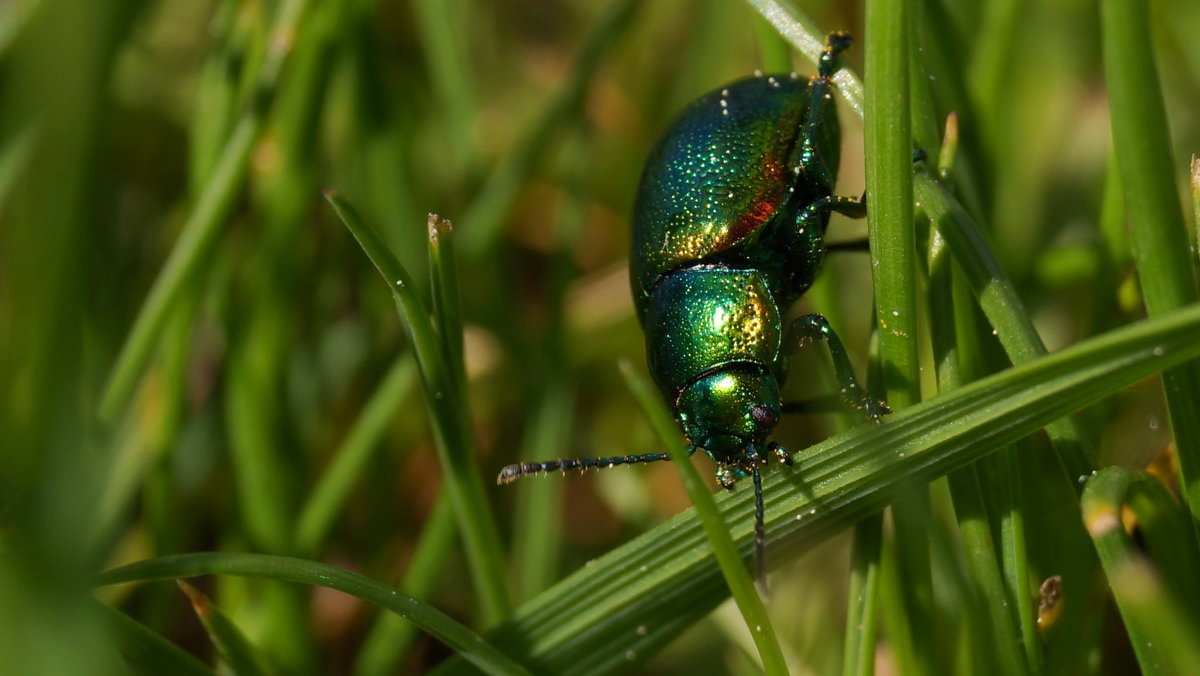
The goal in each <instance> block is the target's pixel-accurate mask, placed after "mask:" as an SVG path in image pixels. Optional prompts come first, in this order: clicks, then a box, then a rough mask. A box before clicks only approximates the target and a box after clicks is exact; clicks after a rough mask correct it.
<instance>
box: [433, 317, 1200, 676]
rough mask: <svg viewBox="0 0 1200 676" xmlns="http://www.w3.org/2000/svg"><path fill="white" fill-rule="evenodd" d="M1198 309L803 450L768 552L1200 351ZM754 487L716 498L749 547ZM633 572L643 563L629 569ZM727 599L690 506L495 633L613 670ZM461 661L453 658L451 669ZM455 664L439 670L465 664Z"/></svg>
mask: <svg viewBox="0 0 1200 676" xmlns="http://www.w3.org/2000/svg"><path fill="white" fill-rule="evenodd" d="M1197 330H1200V306H1192V307H1189V308H1186V309H1183V310H1177V311H1175V312H1173V313H1170V314H1169V315H1167V316H1164V317H1159V318H1155V319H1150V320H1146V321H1142V322H1138V323H1136V324H1133V325H1130V326H1127V327H1123V328H1120V329H1116V330H1114V331H1111V332H1109V333H1107V334H1106V335H1104V336H1101V337H1097V338H1092V339H1089V340H1087V341H1084V342H1082V343H1080V344H1078V345H1075V346H1072V347H1070V348H1067V349H1064V350H1062V351H1061V352H1057V353H1054V354H1051V355H1047V356H1045V357H1041V358H1039V359H1036V360H1034V361H1032V362H1030V363H1027V364H1022V365H1020V366H1014V367H1012V368H1011V369H1008V370H1006V371H1004V372H1002V373H999V374H995V375H992V376H989V377H987V378H983V379H981V380H978V381H975V382H973V383H970V384H968V385H966V386H964V387H962V388H959V389H958V390H955V391H954V392H951V393H948V394H943V395H940V396H938V397H935V398H933V399H928V400H926V401H923V402H921V403H919V404H916V405H915V406H912V407H910V408H909V409H906V410H904V411H900V412H897V413H895V414H893V415H891V416H888V420H887V422H885V423H884V424H882V425H864V426H860V427H858V428H855V429H854V430H851V431H850V432H848V433H846V434H842V435H838V436H836V437H833V438H831V439H829V440H827V441H824V442H822V443H820V444H817V445H815V446H812V447H811V448H809V449H806V450H804V451H802V452H800V453H799V454H797V456H796V458H795V460H796V467H795V468H794V469H793V470H791V471H778V472H772V473H770V474H769V475H768V476H767V477H766V478H765V480H764V491H765V492H766V494H767V495H770V496H771V504H772V505H773V510H772V516H771V517H770V518H769V519H768V521H769V523H768V532H770V533H771V542H772V550H771V552H772V559H771V560H772V561H774V562H776V563H778V562H779V561H782V560H785V559H788V558H790V557H792V556H795V555H796V554H798V553H799V552H801V551H803V550H805V549H806V548H808V547H811V546H812V545H813V544H814V543H816V542H819V541H822V540H824V539H826V538H828V537H830V536H832V535H833V534H835V533H838V532H841V531H842V530H844V529H845V528H847V527H849V526H851V525H852V524H854V523H856V522H857V521H858V520H859V519H862V518H864V517H866V516H868V515H870V514H873V513H875V512H877V511H878V510H880V509H882V508H883V507H884V506H885V505H887V504H888V503H889V502H891V501H892V500H893V499H894V497H895V496H896V494H897V491H899V490H901V488H903V487H910V486H911V485H913V484H914V483H921V482H928V481H930V480H932V479H933V478H936V477H938V476H942V475H943V474H945V473H947V472H949V471H951V470H954V469H956V468H959V467H964V466H966V465H967V464H970V463H971V462H974V461H976V460H978V459H980V458H983V457H985V456H987V455H988V454H989V453H990V452H992V451H994V450H995V449H997V448H1000V447H1002V446H1004V445H1005V444H1009V443H1012V442H1014V441H1016V440H1017V439H1020V438H1022V437H1024V436H1027V435H1029V434H1031V433H1033V432H1034V431H1036V430H1038V429H1040V428H1041V427H1042V426H1044V425H1045V424H1046V423H1047V422H1049V421H1051V420H1055V419H1058V418H1061V417H1062V416H1064V415H1066V414H1068V413H1070V412H1071V411H1074V410H1077V409H1079V408H1082V407H1084V406H1087V405H1089V404H1091V403H1093V402H1095V401H1098V400H1100V399H1101V398H1103V397H1105V396H1108V395H1110V394H1112V393H1113V392H1116V391H1117V390H1119V389H1120V388H1122V387H1126V386H1128V385H1130V384H1132V383H1134V382H1136V381H1138V380H1139V379H1141V378H1144V377H1146V376H1147V375H1149V374H1151V373H1155V372H1158V371H1161V370H1162V369H1164V368H1169V367H1171V366H1174V365H1175V364H1178V363H1180V362H1183V361H1186V360H1188V359H1192V358H1195V356H1196V355H1198V354H1200V342H1198V341H1196V340H1195V335H1196V331H1197ZM752 501H753V496H751V495H750V493H749V492H748V491H742V492H738V493H735V494H731V495H724V496H720V497H718V498H717V506H718V508H719V509H720V511H721V514H722V516H723V518H725V519H726V523H727V524H729V531H730V535H732V536H733V539H734V541H735V542H736V543H738V545H739V546H742V547H747V546H749V543H750V542H751V540H752V538H753V533H752V531H753V528H752V525H751V524H750V523H749V521H748V520H746V519H745V518H741V517H744V515H745V514H748V513H749V512H750V510H751V508H752V507H751V503H752ZM629 571H643V572H641V573H640V574H639V575H636V576H630V575H629ZM724 598H725V592H724V581H723V580H722V578H721V574H720V572H719V571H718V570H717V568H716V567H715V566H713V562H712V554H711V550H710V549H709V548H708V546H707V542H706V539H705V535H704V532H703V528H702V527H701V526H700V525H699V524H698V523H696V521H695V516H694V515H693V514H691V513H690V512H685V513H683V514H680V515H679V516H677V517H675V518H673V519H671V520H670V521H668V522H667V523H665V524H663V525H661V526H659V527H658V528H655V529H654V530H652V531H650V532H648V533H645V534H643V535H642V536H640V537H638V538H636V539H634V540H633V541H631V542H629V543H627V544H625V545H623V546H621V547H620V548H618V549H615V550H613V551H611V552H609V553H608V554H606V555H605V556H603V557H601V558H600V559H598V560H596V562H595V563H593V564H592V565H589V566H587V567H585V568H583V569H582V570H579V571H577V572H576V573H574V574H573V575H571V576H569V577H568V578H567V579H565V580H563V581H562V582H560V583H559V584H558V585H556V586H555V587H554V588H552V589H550V590H549V591H547V592H546V593H544V594H542V595H540V596H538V597H537V598H536V599H534V600H533V601H531V602H530V603H528V604H525V605H524V606H522V607H521V609H520V610H519V611H518V612H517V614H516V615H515V616H514V618H513V619H512V620H511V621H509V622H507V623H505V624H504V625H503V626H501V627H499V628H497V629H496V630H495V631H493V632H490V633H489V636H490V637H492V639H493V641H494V642H495V643H496V644H497V645H503V646H512V648H513V651H514V653H513V654H514V655H515V656H517V657H518V659H520V660H521V661H522V662H523V663H525V664H527V665H528V666H529V667H530V668H531V669H533V670H535V671H539V672H558V671H563V670H567V669H569V670H571V671H572V672H573V673H580V674H592V673H606V672H609V671H613V670H619V669H622V668H624V667H625V666H626V665H627V664H628V660H629V659H630V658H629V657H628V655H633V656H634V658H635V659H636V656H637V655H641V654H644V653H647V652H652V651H653V650H654V649H655V648H657V647H661V646H663V645H665V644H666V642H667V641H668V640H669V639H670V638H671V637H673V636H675V635H677V634H678V633H679V632H681V631H682V630H683V629H684V628H686V627H688V626H691V624H692V623H693V622H694V621H695V620H696V619H698V618H699V617H702V616H704V615H705V614H707V613H708V612H709V611H710V610H711V609H712V608H714V607H715V606H716V605H717V604H718V603H720V602H721V601H722V600H723V599H724ZM454 665H458V667H455V666H454ZM460 667H461V663H459V662H458V661H453V662H452V663H451V664H450V665H447V668H446V669H445V670H442V671H440V672H439V673H461V671H460Z"/></svg>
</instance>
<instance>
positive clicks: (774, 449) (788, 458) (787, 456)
mask: <svg viewBox="0 0 1200 676" xmlns="http://www.w3.org/2000/svg"><path fill="white" fill-rule="evenodd" d="M767 450H769V451H770V452H771V455H774V456H775V459H776V460H778V461H779V462H780V463H782V464H784V465H787V466H788V467H791V466H792V454H791V453H788V450H787V449H786V448H784V447H783V446H780V445H779V444H777V443H775V442H774V441H772V442H771V445H770V446H768V447H767Z"/></svg>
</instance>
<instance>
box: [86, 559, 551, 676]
mask: <svg viewBox="0 0 1200 676" xmlns="http://www.w3.org/2000/svg"><path fill="white" fill-rule="evenodd" d="M197 575H244V576H247V577H262V578H267V579H271V580H280V581H283V582H296V583H299V584H307V585H317V586H321V587H328V588H329V589H336V590H338V591H341V592H345V593H347V594H350V595H351V596H356V597H358V598H360V599H362V600H364V601H370V602H371V603H374V604H377V605H380V606H383V607H384V608H387V609H388V610H390V611H392V612H393V613H396V614H397V615H400V616H401V617H404V618H406V619H408V620H410V621H412V622H413V623H414V624H416V625H417V626H419V627H421V628H422V629H424V630H425V631H427V632H429V634H430V635H431V636H433V637H435V638H437V639H438V640H439V641H441V642H443V643H445V644H446V645H447V646H449V647H451V648H453V649H454V650H455V652H457V653H459V654H460V655H461V656H462V657H463V659H465V660H467V661H468V662H470V663H471V664H472V665H474V666H475V667H477V668H479V669H482V670H483V671H485V672H487V673H489V674H527V673H529V672H528V671H526V670H525V669H524V668H522V667H521V666H520V665H519V664H517V663H516V662H513V661H512V659H510V658H509V657H507V656H506V655H504V654H503V653H501V652H500V651H499V650H497V649H496V647H495V646H494V645H492V644H490V643H488V642H487V641H485V640H484V639H482V638H480V636H479V635H478V634H476V633H475V632H473V631H471V630H470V629H467V628H466V627H464V626H463V625H461V624H459V623H458V622H455V621H454V619H452V618H451V617H450V616H449V615H446V614H445V613H443V612H442V611H440V610H438V609H437V608H434V607H433V606H430V605H427V604H424V603H421V602H420V601H418V600H416V599H414V598H412V597H411V596H407V595H405V594H401V593H400V592H398V591H396V590H395V589H393V588H391V587H389V586H387V585H385V584H383V583H381V582H376V581H375V580H372V579H370V578H368V577H365V576H363V575H359V574H358V573H352V572H350V571H348V570H342V569H340V568H334V567H333V566H328V565H325V564H323V563H318V562H316V561H309V560H307V559H297V558H293V557H289V556H271V555H268V554H242V553H223V552H206V553H201V554H179V555H176V556H164V557H161V558H157V559H149V560H147V561H139V562H137V563H131V564H129V565H127V566H121V567H120V568H114V569H113V570H109V571H106V572H104V573H102V574H101V575H100V576H99V577H98V578H97V580H96V584H97V585H110V584H118V583H121V582H146V581H150V580H168V579H178V578H186V577H195V576H197Z"/></svg>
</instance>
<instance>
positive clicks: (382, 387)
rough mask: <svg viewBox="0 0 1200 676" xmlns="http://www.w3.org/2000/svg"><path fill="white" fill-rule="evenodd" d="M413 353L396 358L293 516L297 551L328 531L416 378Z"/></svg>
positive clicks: (314, 546)
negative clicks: (297, 515)
mask: <svg viewBox="0 0 1200 676" xmlns="http://www.w3.org/2000/svg"><path fill="white" fill-rule="evenodd" d="M416 376H417V371H416V365H415V364H414V363H413V358H412V355H409V354H404V355H401V356H400V357H397V358H396V361H395V362H393V363H392V366H391V368H390V369H388V372H387V375H385V376H384V377H383V381H382V382H380V383H379V386H378V387H377V388H375V391H374V392H373V393H372V394H371V398H370V399H369V400H367V403H366V405H365V406H363V409H362V412H361V413H360V414H359V416H358V419H356V420H355V421H354V424H353V425H352V426H351V427H350V431H349V432H348V433H347V434H346V438H345V439H344V440H342V443H341V444H340V445H339V446H338V448H337V450H336V451H335V452H334V454H333V460H332V461H331V462H330V463H329V467H327V468H326V469H325V471H324V472H323V473H322V474H321V478H320V480H319V481H318V482H317V485H316V486H315V487H314V488H313V490H312V494H311V495H309V497H308V500H307V501H306V502H305V504H304V506H303V507H302V508H301V510H300V516H299V517H298V518H297V520H296V547H297V551H300V552H304V553H306V554H313V553H315V552H317V551H319V550H320V547H321V543H323V542H324V541H325V538H326V537H327V536H328V535H329V530H330V529H331V528H332V527H333V523H334V520H335V519H336V518H337V515H338V512H339V510H340V509H341V508H342V505H343V504H344V503H345V501H346V498H347V497H349V495H350V491H351V489H352V488H353V487H354V484H355V482H356V481H357V480H358V478H359V477H360V476H361V475H362V473H363V472H364V471H365V470H366V468H367V464H368V463H369V462H370V460H371V457H372V455H373V454H374V453H375V452H376V451H377V450H378V449H379V448H380V446H379V442H380V440H381V439H382V438H383V435H384V433H385V432H386V431H387V427H388V425H390V424H391V423H392V416H394V415H395V414H396V413H397V411H399V410H400V404H402V403H403V402H404V400H405V398H406V397H407V396H408V393H409V391H410V390H411V389H412V386H413V383H414V381H415V379H416Z"/></svg>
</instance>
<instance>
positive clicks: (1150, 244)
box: [1101, 0, 1200, 532]
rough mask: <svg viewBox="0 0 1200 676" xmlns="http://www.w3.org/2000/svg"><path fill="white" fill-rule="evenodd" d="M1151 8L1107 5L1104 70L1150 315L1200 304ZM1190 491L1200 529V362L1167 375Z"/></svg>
mask: <svg viewBox="0 0 1200 676" xmlns="http://www.w3.org/2000/svg"><path fill="white" fill-rule="evenodd" d="M1149 11H1150V10H1149V7H1147V5H1146V3H1144V2H1137V1H1136V0H1104V1H1103V2H1102V3H1101V19H1102V21H1101V25H1102V29H1103V38H1104V70H1105V77H1106V80H1107V82H1108V93H1109V108H1110V111H1111V113H1112V134H1113V148H1114V150H1115V152H1116V156H1117V168H1118V170H1119V172H1120V177H1121V184H1122V186H1123V187H1124V194H1125V213H1126V215H1127V216H1128V218H1129V224H1130V231H1131V234H1132V240H1133V252H1134V261H1135V263H1136V264H1137V269H1138V280H1139V282H1140V283H1141V287H1142V294H1143V296H1144V298H1145V303H1146V310H1147V311H1148V312H1149V314H1150V315H1151V316H1154V315H1156V314H1158V313H1160V312H1165V311H1168V310H1172V309H1174V308H1177V307H1181V306H1183V305H1187V304H1189V303H1193V302H1195V301H1196V299H1197V291H1196V271H1195V267H1194V265H1193V257H1192V254H1191V253H1190V249H1189V243H1188V236H1187V229H1186V227H1185V226H1184V223H1183V211H1182V209H1181V208H1180V204H1179V195H1178V193H1177V192H1176V184H1175V181H1176V173H1175V171H1174V169H1173V167H1174V164H1175V163H1174V160H1173V158H1172V156H1171V139H1170V128H1169V126H1168V125H1167V114H1166V110H1165V109H1164V105H1163V98H1162V90H1161V86H1160V84H1159V79H1158V70H1157V68H1156V67H1155V64H1154V49H1153V45H1154V42H1153V40H1152V39H1151V37H1150V18H1149ZM1163 390H1164V392H1165V393H1166V398H1167V411H1168V413H1169V415H1170V419H1171V429H1172V432H1173V433H1174V437H1175V446H1176V450H1177V452H1178V454H1179V468H1180V475H1181V477H1182V483H1183V492H1184V495H1185V498H1186V501H1187V504H1188V506H1189V509H1190V510H1191V513H1192V519H1193V523H1194V524H1195V526H1196V528H1197V530H1198V532H1200V416H1197V415H1196V411H1198V410H1200V364H1185V365H1182V366H1180V367H1179V368H1176V369H1172V370H1170V371H1168V372H1166V373H1163Z"/></svg>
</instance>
